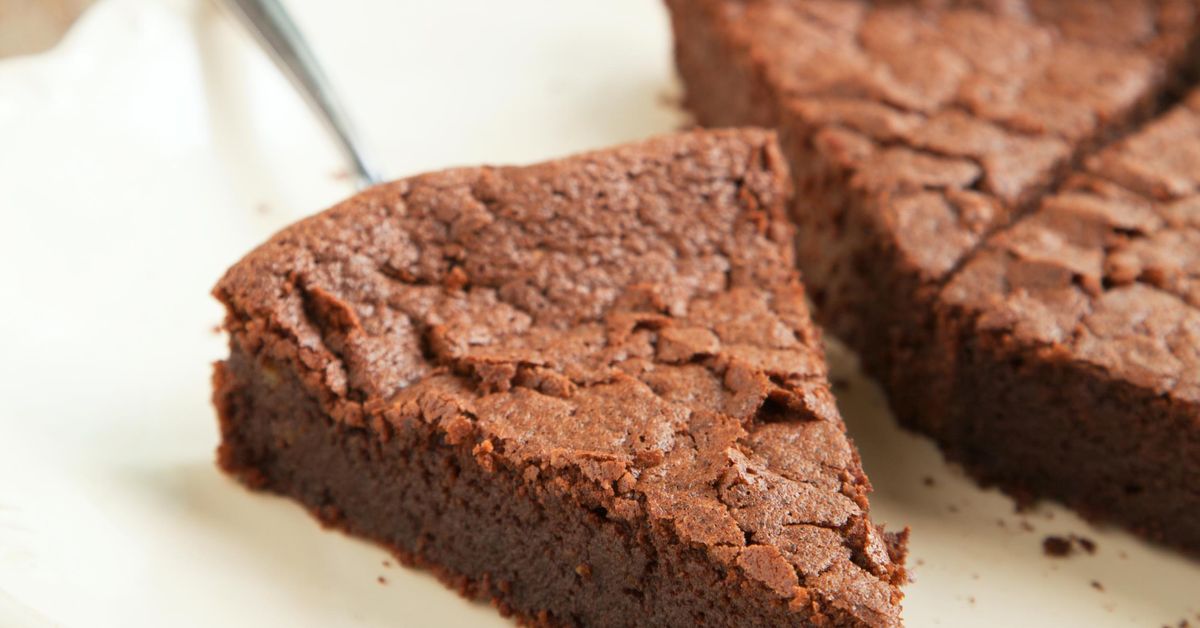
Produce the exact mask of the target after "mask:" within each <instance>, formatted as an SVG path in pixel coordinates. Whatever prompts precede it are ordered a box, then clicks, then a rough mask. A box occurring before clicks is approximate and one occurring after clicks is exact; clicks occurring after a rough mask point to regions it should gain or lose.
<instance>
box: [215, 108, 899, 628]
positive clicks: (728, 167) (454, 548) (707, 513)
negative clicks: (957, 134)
mask: <svg viewBox="0 0 1200 628" xmlns="http://www.w3.org/2000/svg"><path fill="white" fill-rule="evenodd" d="M789 194H790V188H789V180H788V176H787V170H786V167H785V166H784V162H783V159H782V157H781V156H780V155H779V153H778V149H777V147H776V146H775V140H774V137H773V135H771V134H770V133H767V132H760V131H749V130H747V131H723V132H697V133H690V134H683V135H679V136H672V137H663V138H658V139H654V140H649V141H646V142H643V143H640V144H635V145H630V146H626V147H621V148H617V149H613V150H609V151H603V152H596V153H589V154H585V155H580V156H576V157H571V158H568V159H564V160H560V161H557V162H551V163H547V164H541V165H536V166H529V167H523V168H477V169H460V170H451V171H445V172H440V173H434V174H430V175H424V176H419V177H414V178H412V179H407V180H404V181H399V182H396V183H391V184H386V185H383V186H378V187H376V188H373V189H371V190H369V191H367V192H364V193H362V194H360V195H358V196H356V197H354V198H352V199H350V200H348V201H346V202H345V203H343V204H341V205H339V206H337V207H335V208H333V209H331V210H329V211H327V212H325V213H322V214H320V215H318V216H315V217H313V218H310V219H307V220H305V221H302V222H300V223H298V224H296V225H294V226H292V227H290V228H288V229H285V230H284V231H282V232H280V233H279V234H278V235H276V236H275V237H273V238H272V239H271V240H270V241H269V242H267V243H266V244H264V245H263V246H261V247H260V248H258V249H257V250H255V251H254V252H253V253H251V254H250V255H248V256H247V257H246V258H245V259H243V260H242V261H241V262H239V263H238V264H237V265H236V266H234V267H233V268H232V269H230V271H229V272H228V273H227V274H226V276H225V277H224V278H223V279H222V280H221V282H220V283H219V284H218V286H217V288H216V290H215V294H216V295H217V297H218V298H219V299H220V300H221V301H222V302H223V303H224V304H225V305H226V307H227V308H228V317H227V321H226V327H227V329H228V330H229V332H230V345H231V356H230V358H229V359H228V360H227V361H225V362H222V363H220V364H218V366H217V371H216V376H215V383H216V394H215V399H216V403H217V406H218V409H219V414H220V418H221V425H222V445H221V448H220V452H219V458H220V462H221V465H222V466H223V467H224V468H225V469H227V470H228V471H230V472H231V473H234V474H236V475H238V476H239V477H241V478H242V479H243V480H244V481H245V482H247V483H248V484H250V485H252V486H257V487H262V488H266V489H268V490H272V491H275V492H279V493H283V494H286V495H290V496H292V497H294V498H297V499H298V500H300V501H301V502H302V503H304V504H305V505H306V506H307V507H308V508H310V509H311V510H312V511H314V512H315V513H316V514H317V515H318V516H319V517H321V518H322V520H323V521H326V522H327V523H331V524H334V525H337V526H339V527H342V528H345V529H347V530H349V531H350V532H352V533H354V534H359V535H363V536H366V537H369V538H372V539H374V540H376V541H379V542H381V543H383V544H384V545H386V546H388V547H390V548H391V549H392V550H393V551H394V552H396V553H397V554H398V555H399V556H401V557H402V558H404V559H405V560H406V561H408V562H409V563H411V564H418V565H423V566H427V567H431V568H432V569H433V570H434V571H435V573H437V574H439V576H440V577H442V579H443V580H445V581H447V582H448V583H450V584H451V585H453V586H455V587H456V588H458V589H459V590H460V591H462V592H463V593H464V594H466V595H470V596H473V597H480V598H485V599H489V598H490V599H492V600H493V601H494V602H495V603H496V604H497V605H499V606H500V608H501V609H502V610H503V611H504V612H506V613H513V614H515V615H516V616H517V617H518V618H519V619H521V620H522V621H523V622H526V623H529V624H534V625H637V624H641V623H643V622H646V621H649V622H651V623H655V624H661V625H690V624H692V623H694V622H696V621H701V622H704V623H706V624H710V625H763V626H767V625H810V624H813V625H815V624H821V625H846V626H851V625H853V626H887V625H897V624H898V623H899V601H900V597H901V594H900V591H899V585H900V584H901V583H902V582H903V581H904V579H905V576H904V571H903V567H902V564H903V556H904V535H903V534H901V535H894V534H884V533H883V532H882V530H881V528H878V527H876V526H875V525H874V524H873V523H872V522H871V521H870V520H869V518H868V502H867V493H868V492H869V490H870V485H869V483H868V481H867V478H866V476H865V475H864V474H863V472H862V468H861V465H860V463H859V460H858V455H857V453H856V451H855V450H854V448H853V446H852V445H851V444H850V442H849V440H848V439H847V437H846V435H845V427H844V425H843V423H842V421H841V418H840V417H839V415H838V413H837V408H836V405H835V404H834V400H833V395H832V393H831V391H830V388H829V384H828V382H827V379H826V370H825V368H826V367H825V364H824V358H823V355H822V352H821V348H820V337H819V332H818V331H817V330H816V329H815V328H814V327H813V326H812V324H811V322H810V321H809V317H808V311H807V306H806V303H805V297H804V292H803V289H802V288H801V286H800V285H799V283H798V281H797V277H796V272H795V270H794V261H793V253H792V249H791V241H792V231H791V228H790V225H789V224H788V222H787V220H786V217H785V211H786V210H785V206H786V203H787V201H788V198H789Z"/></svg>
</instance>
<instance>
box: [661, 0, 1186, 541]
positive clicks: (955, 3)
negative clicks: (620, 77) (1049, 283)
mask: <svg viewBox="0 0 1200 628" xmlns="http://www.w3.org/2000/svg"><path fill="white" fill-rule="evenodd" d="M668 5H669V6H670V8H671V12H672V18H673V23H674V28H675V33H676V56H677V59H678V65H679V69H680V72H681V73H682V74H683V77H684V80H685V83H686V86H687V103H688V106H689V107H690V108H691V109H692V111H693V112H694V113H695V114H696V115H697V117H698V118H699V120H700V121H701V122H702V123H703V124H706V125H713V126H720V125H727V124H735V125H739V124H757V125H763V126H773V127H776V128H778V129H779V130H780V132H781V134H782V138H783V143H784V147H785V150H784V152H785V154H786V155H787V156H788V158H789V159H790V160H791V163H792V167H793V174H794V179H795V183H796V191H797V193H796V202H795V205H794V211H793V212H792V217H793V219H794V221H795V223H796V224H797V226H798V232H797V241H798V247H797V251H798V261H799V264H800V267H801V268H802V270H803V272H804V278H805V282H806V284H807V285H808V286H809V289H810V291H811V295H812V298H813V301H814V304H815V305H816V310H817V311H816V314H817V316H818V319H819V320H821V321H823V322H824V323H825V324H826V326H827V327H828V328H829V329H830V330H831V331H833V332H834V333H836V335H838V336H840V337H841V338H842V339H844V340H846V341H847V342H848V343H849V344H850V345H851V346H852V347H854V348H855V349H856V350H857V351H858V352H859V354H860V356H861V357H862V360H863V364H864V366H865V368H866V369H867V370H868V371H870V372H871V373H872V374H873V375H875V376H876V377H878V378H879V379H880V381H881V383H882V384H883V386H884V387H885V389H886V390H887V392H888V396H889V399H890V402H891V404H892V407H893V409H894V411H895V412H896V414H897V415H898V417H899V419H900V421H901V422H902V423H904V424H905V425H908V426H910V427H914V428H916V429H919V430H921V431H924V432H926V433H928V434H930V435H932V436H934V437H935V438H936V439H937V440H938V441H939V443H940V444H941V445H942V446H943V449H944V450H945V451H946V453H947V454H948V455H949V456H950V457H951V458H953V459H955V460H958V461H960V462H962V463H964V464H965V466H967V468H968V469H970V470H971V471H972V472H973V473H975V474H976V475H977V476H978V477H980V478H981V479H984V480H986V481H989V482H996V483H999V484H1001V485H1002V486H1003V487H1005V488H1006V489H1008V490H1010V491H1011V492H1013V493H1015V494H1019V495H1021V496H1049V497H1055V498H1058V499H1061V500H1063V501H1065V502H1067V503H1068V504H1071V505H1073V506H1075V507H1077V508H1079V509H1081V510H1083V511H1085V512H1087V513H1088V514H1091V515H1094V516H1098V517H1102V518H1106V519H1110V520H1115V521H1120V522H1122V523H1124V524H1126V525H1128V526H1130V527H1132V528H1134V529H1136V530H1139V531H1141V532H1143V533H1144V534H1146V535H1148V536H1150V537H1152V538H1156V539H1161V540H1165V541H1167V542H1169V543H1173V544H1176V545H1180V546H1184V547H1189V548H1192V549H1196V550H1200V536H1198V535H1200V494H1198V493H1197V492H1196V487H1197V486H1200V469H1198V465H1197V463H1196V454H1195V445H1194V443H1196V442H1197V440H1200V412H1197V409H1196V407H1195V405H1194V403H1193V402H1192V401H1191V400H1189V399H1188V398H1187V397H1186V396H1179V394H1180V393H1181V392H1182V391H1183V390H1184V389H1183V388H1174V389H1172V391H1167V390H1165V389H1154V388H1145V387H1141V385H1142V383H1144V382H1139V381H1137V380H1136V378H1133V377H1132V376H1131V375H1129V374H1128V373H1124V372H1120V371H1113V372H1111V373H1107V372H1106V373H1105V374H1103V375H1102V376H1099V377H1097V378H1093V379H1086V380H1078V382H1077V383H1076V384H1073V385H1074V386H1076V387H1077V388H1076V391H1075V392H1074V393H1071V394H1076V395H1077V396H1078V397H1079V399H1077V400H1075V401H1066V400H1063V399H1057V398H1056V395H1059V394H1060V393H1061V394H1067V393H1065V392H1064V389H1063V388H1062V386H1063V385H1065V384H1064V382H1065V380H1066V379H1069V378H1071V377H1074V375H1068V374H1067V373H1068V371H1069V372H1071V373H1081V372H1091V371H1089V369H1092V368H1093V367H1092V366H1086V367H1085V366H1083V364H1084V363H1085V362H1086V360H1083V361H1077V360H1076V358H1080V357H1081V356H1079V355H1076V354H1071V353H1070V352H1069V351H1068V352H1066V353H1063V352H1061V351H1059V350H1058V349H1053V348H1048V347H1046V346H1040V345H1039V347H1040V348H1039V349H1037V350H1033V349H1028V350H1026V349H1022V350H1021V351H1020V352H1018V353H1020V356H1017V355H1016V354H1014V353H1013V352H1011V351H1008V350H1007V349H1006V350H1005V351H990V352H985V351H981V350H980V347H979V344H978V343H979V342H982V340H981V339H979V338H976V336H977V334H979V333H980V332H979V330H978V329H977V327H976V325H975V320H976V318H977V316H981V314H979V313H978V308H977V307H975V306H974V305H973V306H970V307H968V306H967V305H966V304H964V303H963V302H962V298H960V296H961V295H960V294H959V293H958V292H955V293H954V295H951V294H950V293H949V292H947V291H946V290H944V288H945V287H946V286H947V285H948V284H949V285H958V286H959V287H963V286H964V284H969V283H970V282H971V279H967V278H965V277H963V276H962V275H961V273H962V269H963V268H964V267H966V266H970V265H972V264H973V263H974V262H973V260H974V258H975V257H977V256H981V255H984V256H988V255H993V254H992V253H979V250H980V249H981V247H982V248H987V249H988V250H991V249H992V248H993V247H990V246H985V242H986V241H987V240H988V237H989V235H990V234H992V233H994V232H996V231H997V230H1001V229H1003V228H1005V227H1006V226H1007V225H1010V224H1012V222H1013V221H1014V220H1016V219H1017V218H1018V217H1020V216H1022V215H1024V214H1026V213H1028V212H1030V211H1032V210H1034V209H1035V208H1037V207H1039V206H1040V205H1041V204H1042V198H1043V197H1044V196H1045V195H1046V194H1047V193H1048V192H1053V191H1055V190H1057V189H1059V188H1060V186H1061V184H1062V182H1063V180H1064V179H1066V178H1068V175H1069V173H1071V172H1072V171H1074V170H1076V169H1077V168H1078V167H1079V165H1080V164H1081V163H1082V162H1083V161H1085V160H1086V158H1087V157H1088V156H1089V155H1092V154H1094V153H1095V152H1096V151H1097V150H1099V149H1100V148H1102V147H1103V146H1106V145H1108V144H1109V143H1111V142H1113V141H1114V140H1116V139H1119V138H1120V137H1121V136H1123V135H1126V134H1128V133H1131V132H1135V131H1136V130H1137V129H1139V128H1140V127H1141V125H1142V124H1143V123H1144V122H1145V121H1146V120H1148V119H1152V118H1154V117H1155V116H1156V115H1157V114H1158V112H1159V110H1160V109H1161V107H1162V103H1163V102H1164V101H1168V100H1170V99H1171V98H1173V97H1175V95H1177V94H1178V93H1180V91H1181V86H1183V85H1185V84H1186V83H1187V82H1188V77H1189V75H1190V72H1191V70H1192V69H1193V66H1194V65H1195V64H1196V62H1197V60H1198V59H1200V55H1197V43H1198V42H1200V21H1198V17H1197V3H1196V2H1195V1H1194V0H1128V1H1122V2H1111V3H1110V2H1093V1H1091V0H1053V1H1051V0H1028V1H1024V0H1016V1H1004V2H1000V1H988V0H977V1H972V0H945V1H934V2H899V1H898V2H865V1H855V0H830V1H821V0H668ZM1182 141H1183V142H1184V143H1185V144H1188V145H1189V146H1193V147H1194V146H1195V145H1196V144H1197V142H1198V140H1197V139H1196V138H1192V137H1186V138H1184V139H1183V140H1182ZM1185 150H1188V151H1191V150H1194V148H1186V149H1185ZM1114 211H1116V213H1117V214H1122V213H1123V212H1124V211H1125V210H1114ZM1068 222H1069V221H1068ZM1045 246H1046V247H1047V248H1049V249H1054V250H1056V251H1058V253H1055V255H1058V256H1060V257H1066V256H1070V255H1071V254H1072V253H1073V249H1071V247H1070V246H1068V245H1067V244H1066V243H1065V242H1057V241H1056V242H1050V243H1046V244H1045ZM1089 246H1092V248H1091V249H1089V251H1088V255H1089V256H1101V257H1103V250H1104V247H1103V246H1102V245H1100V244H1096V243H1094V242H1093V243H1092V244H1090V245H1089ZM1060 249H1061V250H1060ZM1021 268H1022V272H1027V273H1033V274H1034V275H1036V276H1027V277H1025V278H1024V279H1025V280H1028V281H1030V282H1034V283H1036V282H1038V281H1041V280H1042V279H1043V278H1041V277H1040V275H1038V273H1040V272H1042V268H1041V267H1037V268H1033V267H1031V266H1022V267H1021ZM1076 280H1077V281H1080V282H1091V281H1093V280H1095V281H1098V282H1099V285H1094V286H1090V287H1089V289H1095V290H1100V291H1104V290H1106V289H1107V288H1108V287H1109V286H1110V284H1109V283H1108V282H1106V281H1104V280H1102V279H1097V276H1096V275H1095V274H1094V273H1093V274H1092V275H1089V276H1087V277H1084V276H1082V275H1081V276H1079V277H1077V278H1076ZM1054 281H1057V279H1054ZM987 286H989V287H984V286H983V285H974V286H970V287H971V289H972V293H973V294H974V295H975V296H973V297H972V298H973V299H974V302H975V305H979V304H981V303H982V302H983V301H987V300H989V299H994V300H997V301H1003V300H1007V302H1008V303H1009V305H1013V304H1021V303H1024V304H1027V305H1028V304H1029V302H1028V301H1022V300H1021V299H1020V295H1021V294H1022V291H1023V289H1024V288H1017V287H1014V286H1009V288H1011V289H1012V290H1014V291H1015V293H1016V297H1017V298H1015V299H1014V298H1010V297H1012V296H1013V295H1010V294H1008V293H1006V292H1005V290H1007V289H1009V288H1004V286H1000V285H998V284H997V283H996V282H993V283H991V284H987ZM1002 288H1003V289H1002ZM988 290H991V292H987V291H988ZM980 291H984V292H986V294H981V293H980ZM963 298H965V297H963ZM1041 305H1043V306H1045V307H1047V308H1049V309H1050V310H1054V309H1055V308H1058V307H1068V305H1070V304H1065V303H1058V302H1054V303H1044V304H1041ZM964 307H965V308H966V309H964ZM1014 307H1015V306H1014ZM1031 307H1032V305H1031ZM1052 314H1053V315H1055V316H1057V315H1058V314H1061V315H1062V317H1064V319H1063V320H1065V319H1070V321H1071V322H1070V324H1067V325H1066V327H1065V328H1063V329H1060V330H1059V331H1060V332H1061V333H1063V334H1066V335H1067V336H1072V337H1076V338H1079V337H1081V336H1083V335H1085V334H1086V332H1085V330H1084V327H1085V326H1086V325H1085V323H1084V320H1085V319H1083V318H1079V317H1075V318H1071V317H1072V316H1074V314H1075V312H1074V311H1073V310H1071V311H1066V312H1057V311H1054V312H1052ZM989 324H990V325H991V327H989V329H990V331H989V333H991V334H999V335H1006V334H1010V333H1011V332H1013V330H1014V329H1015V327H1012V326H1013V325H1016V324H1017V323H1016V322H1015V319H1013V318H1011V317H1010V318H1006V319H992V320H991V321H990V323H989ZM1005 337H1006V338H1008V337H1009V336H1005ZM1004 342H1009V340H1005V341H1004ZM1094 342H1095V343H1098V345H1097V346H1100V345H1103V346H1105V349H1104V351H1108V352H1114V351H1118V346H1120V345H1119V344H1118V343H1116V341H1115V340H1114V341H1113V344H1111V345H1109V344H1106V343H1109V342H1110V340H1109V339H1107V337H1096V338H1094ZM1008 349H1012V347H1008ZM1014 351H1015V349H1014ZM1165 364H1168V366H1164V367H1163V368H1166V369H1167V370H1169V371H1170V373H1169V374H1166V375H1164V376H1165V377H1169V378H1174V379H1185V378H1186V376H1185V374H1184V370H1185V368H1186V367H1185V366H1184V365H1183V363H1181V362H1168V363H1165ZM1051 373H1054V374H1053V375H1052V374H1051ZM1134 389H1136V390H1137V392H1132V391H1134ZM1160 393H1162V394H1165V396H1164V397H1162V398H1161V399H1159V400H1158V401H1153V399H1155V398H1156V396H1157V395H1159V394H1160ZM1085 400H1086V401H1085ZM1115 425H1120V426H1121V428H1120V429H1119V430H1118V431H1117V432H1108V435H1107V436H1100V434H1101V432H1104V431H1106V430H1109V429H1112V428H1113V427H1114V426H1115ZM1118 434H1119V435H1118ZM1001 435H1003V437H1002V436H1001ZM1170 438H1175V439H1179V438H1182V439H1184V440H1183V441H1182V442H1184V443H1192V444H1191V445H1186V446H1180V448H1178V449H1176V450H1163V449H1161V447H1163V446H1164V443H1165V442H1166V439H1170ZM1118 440H1120V441H1122V442H1123V443H1124V444H1123V445H1118V444H1117V443H1116V441H1118ZM1181 460H1186V461H1190V462H1188V463H1187V464H1180V461H1181ZM1147 474H1151V475H1156V476H1157V477H1158V478H1159V479H1157V480H1155V481H1153V482H1148V481H1147V480H1146V479H1145V475H1147ZM1150 485H1154V486H1156V487H1158V489H1150V488H1148V487H1149V486H1150ZM1119 487H1126V488H1119ZM1160 489H1161V490H1160ZM1181 513H1182V514H1184V515H1185V517H1184V518H1182V519H1181V518H1180V517H1179V515H1180V514H1181ZM1188 530H1190V532H1189V531H1188Z"/></svg>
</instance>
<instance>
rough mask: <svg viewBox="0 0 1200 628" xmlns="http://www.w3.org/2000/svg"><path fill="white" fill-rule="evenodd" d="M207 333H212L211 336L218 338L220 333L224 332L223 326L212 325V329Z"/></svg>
mask: <svg viewBox="0 0 1200 628" xmlns="http://www.w3.org/2000/svg"><path fill="white" fill-rule="evenodd" d="M208 331H210V332H212V335H214V336H220V335H221V332H223V331H225V326H224V325H222V324H220V323H217V324H216V325H213V326H212V327H210V328H209V329H208Z"/></svg>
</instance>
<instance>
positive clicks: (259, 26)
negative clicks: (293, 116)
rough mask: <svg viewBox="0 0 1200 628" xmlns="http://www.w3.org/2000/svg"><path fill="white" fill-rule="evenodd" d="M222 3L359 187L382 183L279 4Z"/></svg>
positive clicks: (257, 0)
mask: <svg viewBox="0 0 1200 628" xmlns="http://www.w3.org/2000/svg"><path fill="white" fill-rule="evenodd" d="M225 3H226V4H227V5H228V6H229V7H230V8H231V9H232V12H233V13H234V14H235V15H236V16H237V17H238V19H240V20H241V21H242V23H243V24H244V25H245V26H246V28H248V29H250V31H251V32H252V33H253V34H254V36H255V39H257V40H258V43H259V44H260V45H261V46H262V47H263V49H265V50H266V51H267V53H268V54H269V55H270V57H271V59H272V60H273V61H274V62H275V65H277V66H279V69H280V71H282V72H283V74H284V75H285V76H287V77H288V79H289V80H290V81H291V82H292V85H294V86H295V87H296V90H297V91H299V92H300V95H301V96H303V97H304V100H306V101H307V102H308V104H309V106H311V107H312V109H313V111H314V112H315V113H316V114H317V117H319V118H320V119H321V121H322V122H323V123H324V124H325V127H326V128H327V129H328V130H329V132H330V133H332V134H333V137H334V139H335V140H336V141H337V144H338V147H339V148H340V149H341V151H342V153H343V154H344V155H345V157H346V160H347V161H348V162H349V163H350V166H351V168H352V169H353V170H354V175H355V179H356V182H357V184H358V187H359V188H360V189H361V188H364V187H367V186H370V185H374V184H376V183H379V182H380V181H382V179H381V178H380V176H379V171H378V170H376V169H375V168H374V167H373V166H372V165H371V161H370V160H369V159H367V157H366V155H365V154H364V151H363V148H362V143H361V142H360V141H359V140H358V138H357V136H356V135H355V133H354V127H353V126H352V125H351V124H350V119H349V117H348V116H347V115H346V111H345V109H343V108H342V106H341V103H340V102H339V101H338V99H337V96H336V94H334V91H333V88H332V87H330V85H329V81H328V80H327V79H326V78H325V73H324V72H323V71H322V70H321V66H320V64H318V63H317V58H316V56H314V55H313V52H312V49H311V48H309V46H308V42H307V41H305V39H304V36H303V35H302V34H301V33H300V29H298V28H297V27H296V24H295V22H293V21H292V18H291V17H290V16H289V15H288V12H287V10H286V9H284V8H283V5H281V4H280V3H279V0H226V1H225Z"/></svg>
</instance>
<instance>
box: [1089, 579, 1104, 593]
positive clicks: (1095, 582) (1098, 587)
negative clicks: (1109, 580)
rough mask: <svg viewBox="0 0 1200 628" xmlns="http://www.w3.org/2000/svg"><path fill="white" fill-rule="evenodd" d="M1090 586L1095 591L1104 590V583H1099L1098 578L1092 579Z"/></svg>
mask: <svg viewBox="0 0 1200 628" xmlns="http://www.w3.org/2000/svg"><path fill="white" fill-rule="evenodd" d="M1092 588H1093V589H1095V590H1097V591H1101V592H1103V591H1104V585H1103V584H1100V581H1099V580H1092Z"/></svg>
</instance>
